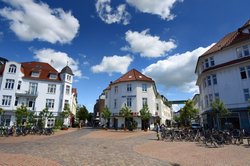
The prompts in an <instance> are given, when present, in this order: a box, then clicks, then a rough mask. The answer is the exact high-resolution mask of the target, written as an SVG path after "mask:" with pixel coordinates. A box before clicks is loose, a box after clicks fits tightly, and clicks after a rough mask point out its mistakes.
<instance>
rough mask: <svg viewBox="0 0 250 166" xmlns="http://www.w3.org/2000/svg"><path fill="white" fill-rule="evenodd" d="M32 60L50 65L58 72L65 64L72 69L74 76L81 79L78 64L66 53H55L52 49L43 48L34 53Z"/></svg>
mask: <svg viewBox="0 0 250 166" xmlns="http://www.w3.org/2000/svg"><path fill="white" fill-rule="evenodd" d="M34 54H35V56H34V58H35V59H37V60H38V61H39V62H46V63H49V64H51V66H53V67H54V68H55V69H56V70H57V71H58V72H60V71H61V70H62V69H63V68H64V67H65V66H66V65H67V64H68V66H69V67H70V68H71V69H72V71H73V74H74V76H76V77H79V78H80V77H82V73H81V70H80V69H79V62H78V61H77V60H74V59H73V58H72V57H70V56H69V55H68V54H67V53H64V52H60V51H55V50H53V49H49V48H44V49H40V50H35V51H34Z"/></svg>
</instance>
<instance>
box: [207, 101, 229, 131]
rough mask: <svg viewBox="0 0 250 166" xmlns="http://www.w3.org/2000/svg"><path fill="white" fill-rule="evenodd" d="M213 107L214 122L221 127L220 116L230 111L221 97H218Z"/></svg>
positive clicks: (212, 104)
mask: <svg viewBox="0 0 250 166" xmlns="http://www.w3.org/2000/svg"><path fill="white" fill-rule="evenodd" d="M211 107H212V112H211V115H212V117H213V119H214V123H216V125H217V127H218V128H219V117H223V116H226V115H228V114H229V111H228V109H227V108H226V106H225V104H224V103H223V102H222V101H220V100H219V99H216V100H215V101H214V102H212V103H211Z"/></svg>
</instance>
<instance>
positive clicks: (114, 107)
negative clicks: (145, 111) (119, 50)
mask: <svg viewBox="0 0 250 166" xmlns="http://www.w3.org/2000/svg"><path fill="white" fill-rule="evenodd" d="M104 95H105V106H107V107H108V108H109V110H110V111H111V113H112V118H111V122H110V125H111V126H114V127H115V126H116V127H118V128H120V127H122V125H124V123H125V119H124V117H121V116H120V115H119V112H120V110H121V109H122V108H123V107H124V106H127V107H129V108H130V109H131V110H132V114H133V120H135V121H136V122H137V123H138V128H140V127H141V118H140V113H139V112H140V110H141V109H142V108H143V106H144V105H148V108H149V111H150V112H151V114H152V117H151V119H150V127H153V126H154V123H155V122H156V118H158V117H160V119H161V123H164V124H165V123H167V121H171V119H172V114H171V109H170V108H169V107H168V106H167V105H166V101H167V100H166V98H164V97H163V96H160V95H159V94H158V92H157V90H156V86H155V82H154V81H153V80H152V79H151V78H149V77H147V76H145V75H143V74H142V73H140V72H138V71H137V70H135V69H132V70H130V71H129V72H127V73H126V74H124V75H123V76H121V77H120V78H119V79H117V80H116V81H114V82H111V83H110V84H109V86H108V88H106V89H105V90H104Z"/></svg>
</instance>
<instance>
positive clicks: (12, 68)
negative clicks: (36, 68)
mask: <svg viewBox="0 0 250 166" xmlns="http://www.w3.org/2000/svg"><path fill="white" fill-rule="evenodd" d="M9 73H16V65H10V67H9Z"/></svg>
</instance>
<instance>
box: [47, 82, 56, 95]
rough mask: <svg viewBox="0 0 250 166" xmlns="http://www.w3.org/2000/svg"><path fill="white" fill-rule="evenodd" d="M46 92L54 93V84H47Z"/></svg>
mask: <svg viewBox="0 0 250 166" xmlns="http://www.w3.org/2000/svg"><path fill="white" fill-rule="evenodd" d="M47 93H50V94H55V93H56V84H48V91H47Z"/></svg>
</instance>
